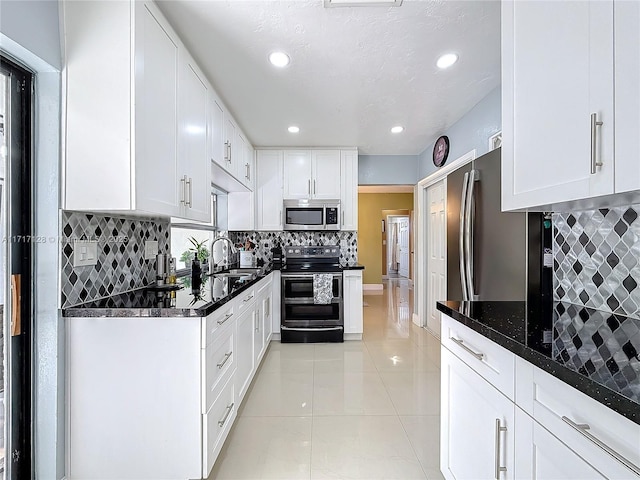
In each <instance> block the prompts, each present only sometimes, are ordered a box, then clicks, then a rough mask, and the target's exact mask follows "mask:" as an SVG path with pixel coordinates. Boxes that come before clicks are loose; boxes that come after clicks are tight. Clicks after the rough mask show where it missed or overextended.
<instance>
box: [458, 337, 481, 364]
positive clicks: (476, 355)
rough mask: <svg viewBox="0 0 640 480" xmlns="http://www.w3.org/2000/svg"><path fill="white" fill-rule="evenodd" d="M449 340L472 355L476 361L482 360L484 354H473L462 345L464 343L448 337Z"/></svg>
mask: <svg viewBox="0 0 640 480" xmlns="http://www.w3.org/2000/svg"><path fill="white" fill-rule="evenodd" d="M449 338H450V339H451V341H452V342H454V343H457V344H458V345H460V346H461V347H462V348H463V349H464V350H466V351H467V352H469V353H470V354H471V355H473V356H474V357H476V358H477V359H478V360H482V358H483V357H484V353H478V352H474V351H473V350H471V349H470V348H469V347H467V346H466V345H465V344H464V341H462V340H459V339H457V338H455V337H449Z"/></svg>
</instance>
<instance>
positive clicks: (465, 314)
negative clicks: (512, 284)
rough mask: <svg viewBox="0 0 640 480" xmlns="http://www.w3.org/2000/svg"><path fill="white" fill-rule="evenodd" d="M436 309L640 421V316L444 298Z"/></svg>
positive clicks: (563, 306) (564, 306)
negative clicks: (632, 316)
mask: <svg viewBox="0 0 640 480" xmlns="http://www.w3.org/2000/svg"><path fill="white" fill-rule="evenodd" d="M437 309H438V310H439V311H440V312H442V313H444V314H446V315H448V316H449V317H451V318H453V319H454V320H456V321H458V322H460V323H462V324H464V325H466V326H467V327H469V328H471V329H472V330H474V331H476V332H478V333H480V334H481V335H483V336H484V337H486V338H488V339H490V340H492V341H493V342H495V343H497V344H498V345H500V346H502V347H504V348H505V349H507V350H509V351H511V352H513V353H514V354H516V355H517V356H519V357H521V358H523V359H524V360H527V361H528V362H530V363H532V364H533V365H535V366H536V367H538V368H540V369H542V370H544V371H546V372H547V373H549V374H551V375H553V376H555V377H556V378H558V379H560V380H562V381H563V382H565V383H567V384H568V385H570V386H572V387H574V388H576V389H577V390H579V391H581V392H583V393H584V394H586V395H588V396H590V397H591V398H593V399H595V400H597V401H598V402H600V403H602V404H604V405H606V406H607V407H609V408H611V409H612V410H614V411H615V412H617V413H619V414H621V415H623V416H625V417H626V418H628V419H630V420H631V421H633V422H635V423H637V424H640V356H639V353H638V352H639V351H640V320H638V319H635V318H631V317H625V316H622V315H618V314H612V313H608V312H602V311H598V310H594V309H591V308H585V307H580V306H576V305H572V304H566V303H560V302H554V303H547V304H537V305H532V304H530V303H527V302H499V301H466V302H465V301H443V302H438V303H437Z"/></svg>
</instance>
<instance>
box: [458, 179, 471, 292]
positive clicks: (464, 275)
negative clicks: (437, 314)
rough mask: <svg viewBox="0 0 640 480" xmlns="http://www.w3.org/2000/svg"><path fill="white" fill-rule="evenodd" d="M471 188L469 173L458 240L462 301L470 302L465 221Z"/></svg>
mask: <svg viewBox="0 0 640 480" xmlns="http://www.w3.org/2000/svg"><path fill="white" fill-rule="evenodd" d="M468 188H469V172H466V173H465V174H464V178H463V180H462V195H461V198H460V236H459V238H458V245H459V249H460V284H461V286H462V300H469V293H468V289H467V262H466V258H465V248H464V247H465V220H466V215H465V212H466V206H467V205H466V204H467V189H468Z"/></svg>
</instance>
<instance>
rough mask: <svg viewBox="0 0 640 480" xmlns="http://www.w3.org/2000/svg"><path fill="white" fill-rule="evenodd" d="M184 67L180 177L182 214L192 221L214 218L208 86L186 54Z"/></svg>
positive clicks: (181, 103) (181, 94)
mask: <svg viewBox="0 0 640 480" xmlns="http://www.w3.org/2000/svg"><path fill="white" fill-rule="evenodd" d="M184 57H185V58H184V59H183V61H181V63H180V75H179V88H178V91H179V102H178V174H179V175H180V178H181V180H180V182H181V187H182V188H181V197H180V204H181V213H180V215H181V216H182V217H184V218H188V219H190V220H198V221H203V222H205V221H207V220H209V219H210V218H211V173H210V172H211V168H210V163H209V162H210V161H209V147H208V145H207V104H208V102H207V99H208V92H207V84H206V80H205V79H204V75H203V74H202V73H201V72H200V71H199V69H198V67H197V65H196V64H195V62H194V61H193V59H192V58H191V57H189V56H188V55H187V54H186V52H185V55H184Z"/></svg>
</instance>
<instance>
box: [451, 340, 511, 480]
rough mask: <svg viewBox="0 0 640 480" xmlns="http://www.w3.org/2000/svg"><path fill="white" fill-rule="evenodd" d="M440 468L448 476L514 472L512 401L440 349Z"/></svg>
mask: <svg viewBox="0 0 640 480" xmlns="http://www.w3.org/2000/svg"><path fill="white" fill-rule="evenodd" d="M441 372H442V373H441V375H442V378H441V419H440V422H441V425H440V429H441V433H440V435H441V442H440V468H441V471H442V474H443V475H444V477H445V478H447V479H457V480H462V479H469V480H476V479H479V478H482V479H492V478H495V479H499V480H504V479H510V478H515V477H514V463H515V462H514V454H513V453H514V448H513V445H514V421H513V417H514V405H513V403H512V402H511V401H510V400H509V399H508V398H507V397H505V396H504V395H502V394H501V393H500V392H499V391H498V390H496V389H495V388H494V387H493V386H492V385H491V384H489V382H487V381H486V380H484V379H483V378H482V377H481V376H480V375H478V374H477V373H475V372H474V371H473V370H472V369H471V368H470V367H469V366H468V365H467V364H465V363H464V362H463V361H462V360H460V359H459V358H458V357H456V356H455V355H454V354H452V353H451V352H450V351H449V350H447V349H446V348H444V347H443V348H442V363H441Z"/></svg>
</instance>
